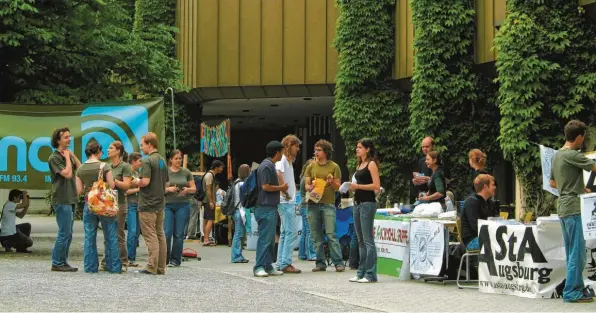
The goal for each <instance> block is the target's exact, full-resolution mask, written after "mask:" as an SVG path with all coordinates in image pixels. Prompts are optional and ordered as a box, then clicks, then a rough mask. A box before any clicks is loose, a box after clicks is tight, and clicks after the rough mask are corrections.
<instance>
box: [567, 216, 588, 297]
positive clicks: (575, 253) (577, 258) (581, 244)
mask: <svg viewBox="0 0 596 313" xmlns="http://www.w3.org/2000/svg"><path fill="white" fill-rule="evenodd" d="M561 228H562V229H563V241H565V256H566V259H567V280H566V281H565V288H564V289H563V301H575V300H578V299H579V298H581V297H583V293H582V290H583V289H584V287H585V286H584V278H583V275H582V273H583V271H584V267H585V266H586V242H585V240H584V233H583V229H582V219H581V215H571V216H566V217H562V218H561Z"/></svg>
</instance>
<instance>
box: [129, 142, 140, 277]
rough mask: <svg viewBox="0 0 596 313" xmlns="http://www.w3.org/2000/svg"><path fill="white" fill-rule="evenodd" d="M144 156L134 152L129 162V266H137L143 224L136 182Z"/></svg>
mask: <svg viewBox="0 0 596 313" xmlns="http://www.w3.org/2000/svg"><path fill="white" fill-rule="evenodd" d="M141 161H142V157H141V154H140V153H138V152H133V153H131V154H130V155H129V156H128V163H129V164H130V169H131V172H132V180H131V182H130V183H131V187H132V188H130V189H128V190H126V201H127V203H128V213H127V215H126V226H127V229H128V234H127V237H126V250H127V251H128V266H130V267H137V266H139V265H138V264H137V263H135V261H136V259H137V246H138V245H139V234H140V233H141V226H140V224H139V211H138V208H139V188H138V187H136V184H137V183H138V182H139V169H140V168H141Z"/></svg>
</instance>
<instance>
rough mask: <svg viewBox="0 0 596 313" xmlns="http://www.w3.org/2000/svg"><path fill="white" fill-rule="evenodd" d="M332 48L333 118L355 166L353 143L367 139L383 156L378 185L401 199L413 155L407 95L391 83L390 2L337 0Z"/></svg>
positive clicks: (391, 5) (392, 30)
mask: <svg viewBox="0 0 596 313" xmlns="http://www.w3.org/2000/svg"><path fill="white" fill-rule="evenodd" d="M337 6H338V8H339V18H338V21H337V34H336V36H335V40H334V46H335V48H336V49H337V50H338V52H339V71H338V74H337V77H336V81H337V86H336V90H335V106H334V115H333V116H334V119H335V121H336V123H337V125H338V128H339V130H340V133H341V136H342V138H343V139H344V142H345V143H346V145H347V149H346V151H347V156H348V160H349V161H348V162H349V168H350V170H355V157H354V145H355V143H356V141H357V140H359V139H361V138H364V137H368V138H371V139H373V140H374V142H375V145H376V147H377V148H378V149H379V154H380V157H381V168H380V172H381V183H382V185H383V186H384V188H385V189H387V191H388V196H389V197H390V198H391V199H392V200H395V201H397V200H405V198H406V197H407V186H408V185H407V183H408V179H407V178H405V177H404V175H403V173H402V172H403V169H402V166H403V165H408V164H409V163H410V162H411V158H412V154H413V153H412V148H411V145H410V140H409V135H408V134H407V132H404V131H403V130H404V129H407V127H408V110H407V96H406V95H405V94H403V93H401V92H399V91H398V90H397V88H395V86H392V85H391V83H390V79H391V63H392V59H393V55H394V24H393V17H392V10H391V9H392V8H393V7H394V6H395V1H392V0H350V1H348V0H338V1H337Z"/></svg>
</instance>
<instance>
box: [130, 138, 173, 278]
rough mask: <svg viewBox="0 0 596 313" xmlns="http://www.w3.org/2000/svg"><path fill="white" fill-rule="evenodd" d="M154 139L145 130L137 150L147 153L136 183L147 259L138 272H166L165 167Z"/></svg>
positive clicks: (166, 170)
mask: <svg viewBox="0 0 596 313" xmlns="http://www.w3.org/2000/svg"><path fill="white" fill-rule="evenodd" d="M157 146H158V140H157V135H156V134H155V133H152V132H149V133H147V134H146V135H145V136H143V137H142V138H141V150H142V151H143V153H144V154H145V155H147V157H146V158H145V159H144V160H143V165H142V166H141V175H140V180H139V182H138V184H137V185H138V186H139V220H140V222H141V232H142V233H143V238H145V244H146V245H147V250H148V252H149V259H148V261H147V265H146V266H145V268H144V269H142V270H140V271H139V273H142V274H153V275H156V274H157V275H163V274H165V273H166V257H167V254H166V253H167V251H166V249H167V247H166V237H165V234H164V206H165V192H166V183H167V182H168V180H169V178H168V167H167V165H166V160H164V158H163V157H162V156H161V155H159V153H158V152H157Z"/></svg>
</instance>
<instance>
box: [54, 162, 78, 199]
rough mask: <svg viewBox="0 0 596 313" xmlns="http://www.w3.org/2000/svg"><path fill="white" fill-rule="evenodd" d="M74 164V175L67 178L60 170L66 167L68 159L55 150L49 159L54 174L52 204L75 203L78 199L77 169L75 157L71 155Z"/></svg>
mask: <svg viewBox="0 0 596 313" xmlns="http://www.w3.org/2000/svg"><path fill="white" fill-rule="evenodd" d="M70 163H71V164H72V173H73V175H72V177H71V178H65V177H64V176H62V175H60V172H61V171H62V170H63V169H64V168H65V167H66V159H65V158H64V157H63V156H62V154H60V152H58V151H57V150H56V151H54V152H53V153H52V154H51V155H50V157H49V159H48V165H49V166H50V173H51V176H52V204H75V203H77V201H78V197H77V184H76V177H75V175H74V173H75V172H76V170H77V167H76V165H75V161H74V157H73V156H70Z"/></svg>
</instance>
